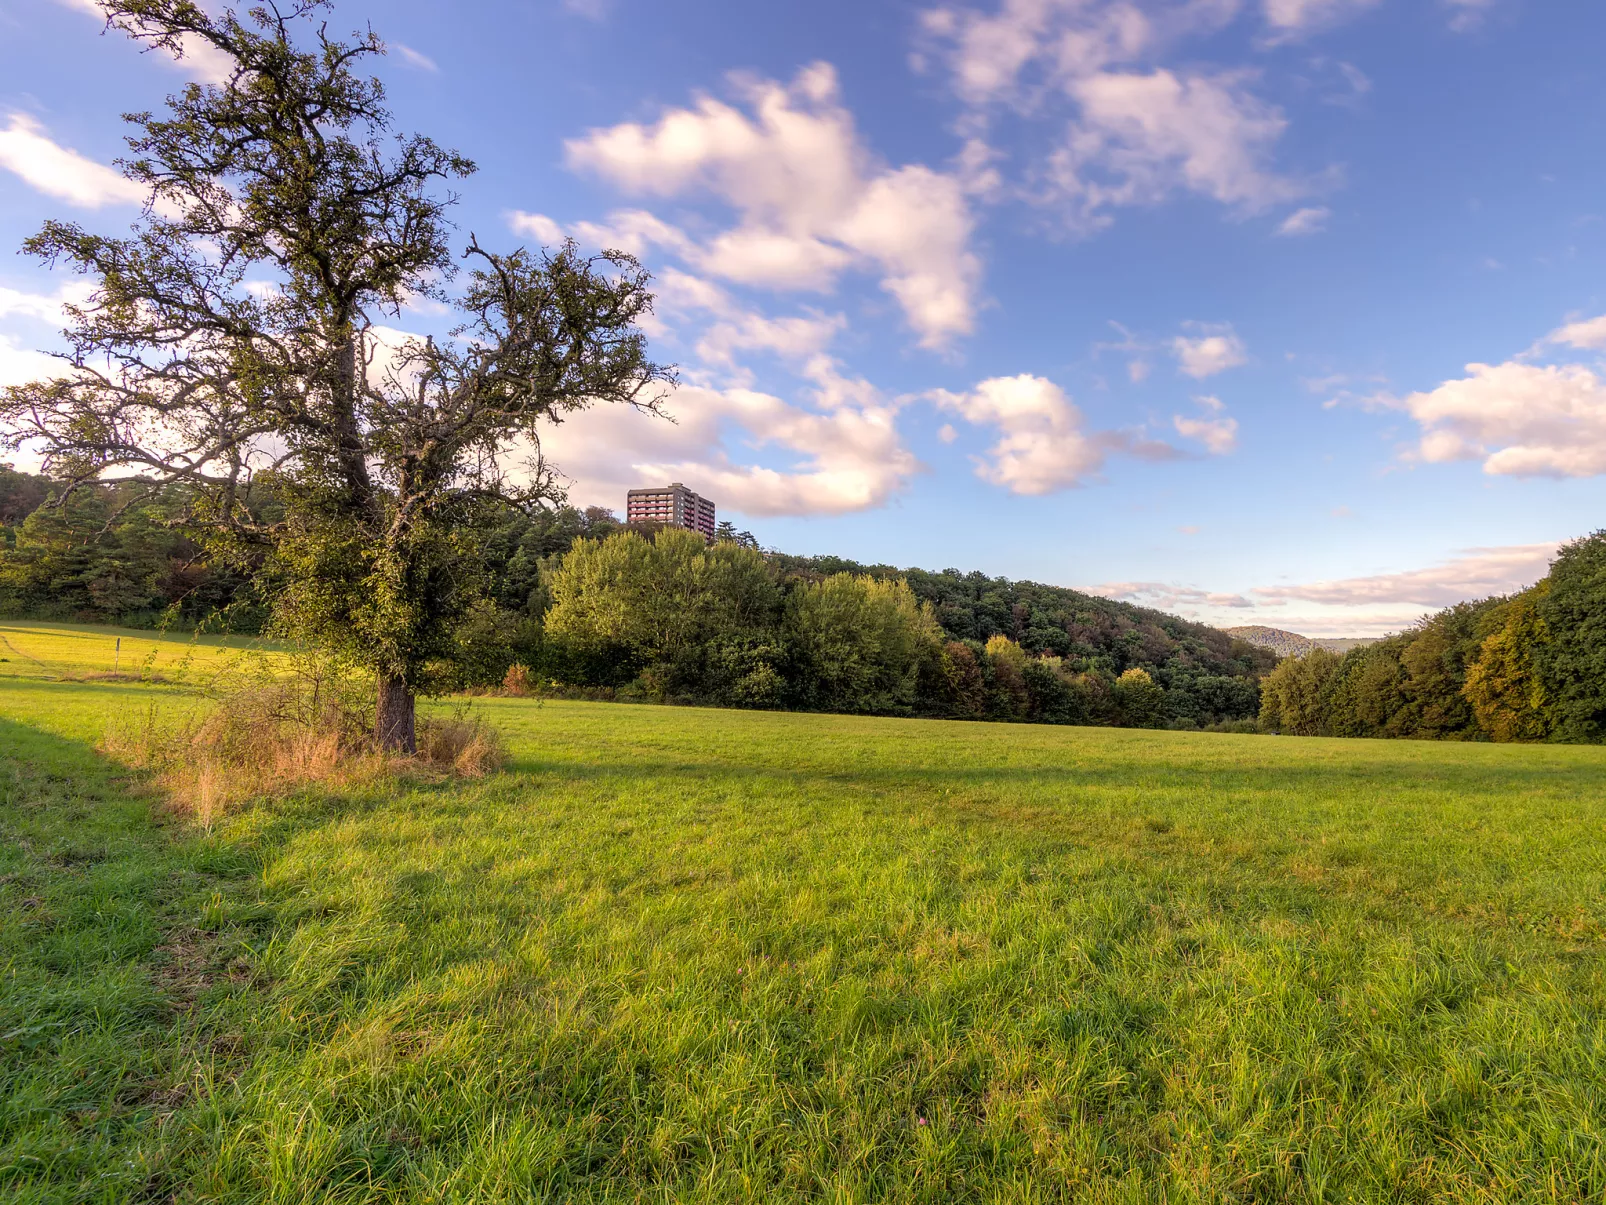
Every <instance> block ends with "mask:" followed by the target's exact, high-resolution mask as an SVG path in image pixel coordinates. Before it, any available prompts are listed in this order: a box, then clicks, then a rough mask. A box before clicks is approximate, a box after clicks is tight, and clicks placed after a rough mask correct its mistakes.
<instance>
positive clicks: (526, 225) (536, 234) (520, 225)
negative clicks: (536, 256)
mask: <svg viewBox="0 0 1606 1205" xmlns="http://www.w3.org/2000/svg"><path fill="white" fill-rule="evenodd" d="M504 216H505V217H506V219H507V225H508V229H509V230H511V231H513V233H514V234H517V235H521V236H523V237H524V238H533V239H534V240H535V241H536V242H538V243H542V244H544V245H547V246H552V245H555V244H557V243H561V242H562V241H563V239H564V233H563V227H562V226H560V225H558V223H557V222H555V221H553V220H552V219H551V218H549V217H547V216H546V214H544V213H525V212H524V211H523V210H522V209H510V210H509V211H508V212H507V213H506V214H505V215H504Z"/></svg>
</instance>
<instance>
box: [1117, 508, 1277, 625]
mask: <svg viewBox="0 0 1606 1205" xmlns="http://www.w3.org/2000/svg"><path fill="white" fill-rule="evenodd" d="M1183 530H1184V531H1185V530H1186V529H1185V528H1184V529H1183ZM1087 589H1088V593H1090V594H1098V595H1102V596H1103V597H1104V598H1116V599H1120V600H1122V601H1123V602H1131V603H1137V604H1138V605H1139V606H1142V607H1153V608H1154V609H1155V610H1158V611H1169V612H1171V613H1172V614H1173V615H1175V614H1179V613H1180V614H1191V613H1193V612H1195V611H1197V609H1198V608H1201V607H1209V608H1222V607H1225V608H1229V609H1232V610H1241V609H1247V608H1252V607H1253V606H1254V605H1255V603H1254V600H1252V599H1249V598H1245V597H1244V596H1243V595H1242V594H1230V593H1225V592H1222V591H1213V590H1201V589H1199V588H1198V587H1196V586H1179V585H1177V584H1175V583H1173V582H1104V583H1102V584H1100V585H1097V586H1089V587H1088V588H1087Z"/></svg>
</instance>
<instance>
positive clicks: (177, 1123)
mask: <svg viewBox="0 0 1606 1205" xmlns="http://www.w3.org/2000/svg"><path fill="white" fill-rule="evenodd" d="M121 634H122V635H123V636H124V646H123V648H124V659H125V661H124V666H123V668H124V669H126V668H127V666H126V659H127V657H128V653H129V647H130V643H129V642H130V640H134V641H141V640H143V641H146V642H147V643H148V644H149V645H150V646H152V647H153V648H154V650H155V654H156V657H155V661H154V662H153V663H152V664H153V666H154V668H153V671H152V672H153V674H154V676H155V677H156V678H158V679H166V681H165V682H164V681H154V682H148V683H139V682H126V681H113V682H108V681H104V680H101V681H95V680H88V679H91V678H92V677H93V675H96V674H102V673H106V672H108V671H109V670H110V669H111V664H110V662H111V657H110V644H111V641H112V640H113V639H114V638H115V636H116V635H117V633H115V632H114V631H113V630H111V629H89V628H78V627H68V626H65V625H18V624H10V623H3V624H0V657H3V658H5V659H6V660H5V661H4V663H3V664H0V965H3V966H4V976H3V978H0V1192H3V1193H5V1194H7V1195H8V1196H9V1197H10V1198H11V1199H15V1200H20V1201H30V1202H32V1201H40V1202H43V1201H63V1202H65V1201H84V1200H93V1201H108V1202H110V1201H126V1200H151V1201H155V1200H163V1201H166V1200H169V1199H172V1200H180V1201H185V1200H208V1201H228V1202H233V1201H239V1202H245V1201H283V1202H291V1201H295V1202H326V1201H366V1200H376V1199H377V1200H386V1201H398V1202H400V1201H406V1202H413V1201H418V1202H423V1201H504V1200H505V1201H530V1200H552V1201H587V1200H597V1201H600V1200H619V1201H638V1200H648V1201H656V1200H699V1201H731V1202H735V1201H751V1200H758V1199H764V1200H822V1201H867V1200H891V1201H933V1202H935V1201H955V1200H978V1201H1072V1200H1075V1201H1111V1202H1114V1201H1167V1202H1180V1201H1191V1200H1201V1201H1323V1200H1335V1201H1336V1200H1350V1201H1444V1202H1450V1201H1456V1202H1462V1201H1489V1202H1494V1201H1502V1202H1503V1201H1529V1200H1531V1201H1582V1200H1598V1199H1600V1198H1601V1196H1602V1194H1603V1193H1606V1149H1603V1145H1602V1144H1603V1141H1606V1094H1603V1093H1602V1091H1601V1085H1602V1084H1603V1083H1606V1030H1603V1026H1602V1021H1603V1009H1606V973H1603V972H1606V958H1603V954H1606V902H1603V901H1606V893H1603V887H1606V829H1603V825H1602V821H1603V820H1606V750H1603V749H1599V748H1569V747H1555V746H1528V747H1524V746H1511V745H1506V746H1488V745H1453V744H1429V743H1417V742H1373V741H1337V740H1316V739H1296V738H1275V739H1274V738H1269V737H1254V736H1230V735H1214V734H1203V733H1165V732H1140V731H1120V730H1108V729H1077V728H1047V727H1029V726H1012V725H989V724H967V723H949V722H941V721H914V720H890V719H871V718H857V717H845V716H828V715H796V714H772V713H760V712H739V711H714V710H697V709H690V708H657V707H639V706H636V707H633V706H622V705H608V704H589V703H575V702H563V703H559V702H547V703H544V704H542V703H539V702H536V701H531V700H514V699H507V700H486V701H482V702H481V703H479V704H478V707H479V709H480V712H481V714H482V715H484V716H486V717H488V718H489V719H490V720H492V721H493V722H494V723H495V724H496V725H497V726H498V727H499V728H500V729H501V730H502V731H503V733H504V735H505V736H506V739H507V742H508V745H509V747H510V749H511V752H512V757H513V760H512V764H511V767H510V768H509V769H508V770H507V771H506V772H504V773H501V774H497V775H493V776H491V777H488V778H485V779H483V780H480V781H477V782H472V783H465V782H461V781H457V782H439V783H430V782H415V783H411V784H404V783H389V784H387V783H383V782H381V783H376V784H370V785H368V786H364V787H360V788H352V789H349V790H347V791H344V792H331V791H327V790H307V791H302V792H301V793H298V794H294V795H290V796H288V797H285V798H281V799H278V800H275V801H272V802H265V803H260V804H257V805H253V806H250V807H245V808H242V809H240V810H237V811H235V812H233V813H230V814H228V815H225V816H223V817H221V818H218V819H216V820H215V821H214V823H213V824H212V825H211V827H210V829H209V830H208V829H203V828H200V827H198V826H196V825H195V824H193V823H190V822H187V821H186V820H184V819H183V818H182V817H178V816H174V815H171V814H168V813H165V812H164V811H163V810H162V807H161V801H160V800H159V799H157V798H155V797H154V796H153V794H152V793H151V791H150V789H149V787H148V786H146V785H143V784H142V782H141V780H140V778H139V776H138V775H136V774H132V773H130V772H129V771H127V770H125V769H122V768H120V767H118V766H117V765H115V764H114V763H111V762H109V761H107V760H106V759H104V758H102V757H101V756H99V755H98V754H97V753H96V752H95V751H94V746H95V745H96V743H97V741H98V740H99V739H100V737H101V734H102V733H103V731H104V730H105V727H106V725H107V723H108V721H109V720H110V719H113V718H115V717H118V716H126V715H130V714H139V713H141V712H143V711H146V710H148V709H149V708H150V707H151V706H152V704H153V703H155V704H156V705H158V706H159V707H164V708H183V707H188V706H193V705H194V703H193V701H191V700H188V699H187V698H186V696H185V695H184V694H183V693H182V691H181V689H180V687H179V686H177V685H174V683H175V682H181V681H184V680H186V679H185V678H184V673H183V672H179V666H180V662H181V660H182V658H183V657H184V656H186V655H189V656H191V657H192V663H191V665H192V667H193V665H194V664H197V663H199V662H202V661H206V660H208V659H216V658H223V657H229V656H238V655H239V654H238V653H234V652H229V651H228V650H225V649H221V648H218V647H215V646H212V645H196V646H194V651H191V652H190V653H188V654H186V649H190V648H191V646H190V645H188V644H186V643H185V642H184V641H181V640H165V641H164V640H162V639H161V638H153V637H152V636H151V635H150V634H148V633H147V634H139V633H127V632H125V633H121ZM102 645H104V646H105V647H104V648H103V647H102ZM148 652H149V650H144V651H142V652H141V653H140V656H141V658H143V657H145V656H146V655H147V654H148ZM252 655H254V654H252ZM163 666H171V667H172V668H173V670H174V672H173V673H171V674H165V675H164V674H163V672H162V667H163ZM134 672H135V673H138V672H139V670H138V666H136V667H135V669H134ZM184 672H189V671H184ZM148 676H149V675H148ZM73 678H76V679H80V680H76V681H74V680H63V679H73Z"/></svg>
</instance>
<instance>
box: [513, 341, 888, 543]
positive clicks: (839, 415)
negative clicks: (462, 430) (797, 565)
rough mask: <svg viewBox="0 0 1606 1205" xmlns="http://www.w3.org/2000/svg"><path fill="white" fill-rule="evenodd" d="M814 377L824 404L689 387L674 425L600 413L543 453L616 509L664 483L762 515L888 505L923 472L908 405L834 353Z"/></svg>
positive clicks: (589, 413) (546, 441) (545, 441)
mask: <svg viewBox="0 0 1606 1205" xmlns="http://www.w3.org/2000/svg"><path fill="white" fill-rule="evenodd" d="M809 371H810V372H811V373H812V375H813V376H814V378H815V389H814V390H813V391H812V394H811V396H810V397H809V398H808V400H809V401H810V402H812V405H801V404H792V403H789V402H786V401H783V400H782V399H780V398H778V397H775V396H774V395H772V394H768V393H762V392H759V391H756V390H751V389H724V390H720V389H711V388H706V387H700V386H682V387H680V388H677V389H676V390H675V392H674V394H673V395H672V397H671V398H670V399H669V401H668V404H667V406H666V411H667V412H668V413H669V414H670V415H672V416H673V417H674V419H675V420H676V421H675V422H674V423H669V422H666V421H665V420H664V419H661V418H654V417H652V416H650V415H643V414H640V413H638V412H636V411H634V410H629V409H627V408H624V407H618V406H599V407H594V408H592V409H590V410H586V411H582V412H581V413H579V414H577V415H575V416H573V417H571V418H569V419H568V420H566V421H565V422H564V423H562V424H561V425H559V426H557V427H555V428H553V429H552V430H551V431H549V432H548V433H547V434H545V435H544V436H543V438H542V447H543V451H544V453H545V454H546V455H547V456H548V457H549V458H550V459H551V461H552V462H553V463H554V464H556V465H557V466H558V467H559V468H560V469H561V470H562V471H563V472H564V473H565V474H566V475H567V476H569V477H570V478H571V479H573V481H574V483H575V484H574V487H573V491H572V492H573V494H574V496H575V497H576V499H577V500H578V501H581V502H594V503H598V504H601V505H605V506H609V507H613V508H616V509H617V508H619V507H621V506H622V504H623V501H624V493H625V490H627V489H629V488H632V487H634V486H638V485H641V484H643V483H650V482H657V481H664V482H668V481H684V482H685V483H686V484H687V485H689V486H691V487H692V488H693V489H695V490H697V491H698V492H699V493H703V494H706V495H707V496H709V497H711V498H713V499H714V501H715V503H716V505H718V506H719V507H720V509H721V510H727V509H728V510H736V511H740V512H741V513H743V514H747V515H754V516H763V515H809V514H841V513H844V512H849V511H858V510H865V509H869V508H872V507H877V506H882V505H884V504H885V503H886V502H887V501H888V500H889V499H890V498H891V497H892V496H893V495H894V494H896V493H898V492H899V491H900V490H902V489H903V488H904V486H905V484H906V483H907V482H908V480H909V478H910V477H911V476H913V475H914V474H915V473H916V472H917V471H918V470H919V468H920V465H919V462H918V461H917V460H916V459H915V457H914V455H913V453H911V452H910V451H909V450H908V449H907V448H905V447H904V446H903V443H902V440H901V439H900V438H899V435H898V430H897V424H896V419H897V409H898V407H897V404H896V403H894V402H889V401H886V400H884V399H882V398H881V397H880V396H879V394H878V393H877V392H876V391H875V390H874V389H873V387H871V386H869V385H868V383H867V382H863V381H858V380H844V379H842V378H839V377H836V376H835V368H834V365H832V364H830V362H829V361H828V360H826V359H825V358H824V357H820V362H817V363H816V364H815V365H813V367H812V368H811V369H810V370H809ZM763 460H769V461H771V462H778V463H756V462H759V461H763Z"/></svg>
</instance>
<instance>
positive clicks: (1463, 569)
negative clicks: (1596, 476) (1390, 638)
mask: <svg viewBox="0 0 1606 1205" xmlns="http://www.w3.org/2000/svg"><path fill="white" fill-rule="evenodd" d="M1557 547H1558V546H1557V545H1556V544H1555V543H1547V544H1512V545H1505V546H1502V547H1498V548H1468V549H1465V550H1464V551H1462V552H1461V553H1460V554H1459V555H1457V556H1455V557H1452V558H1450V559H1448V560H1446V561H1443V562H1441V563H1440V564H1437V565H1432V566H1429V567H1427V568H1425V569H1409V570H1404V571H1401V572H1398V573H1377V574H1372V575H1370V576H1366V577H1347V578H1341V579H1338V580H1334V581H1316V582H1308V583H1305V584H1302V585H1289V586H1260V587H1257V588H1256V589H1255V590H1254V591H1253V593H1254V595H1255V597H1256V598H1257V599H1261V600H1263V601H1268V602H1286V601H1288V600H1297V601H1300V602H1308V603H1321V604H1325V605H1328V606H1338V607H1360V606H1374V605H1376V604H1379V603H1410V604H1415V605H1419V606H1422V607H1432V608H1440V607H1448V606H1452V605H1454V604H1455V603H1459V602H1466V601H1467V600H1469V599H1476V598H1487V597H1489V596H1490V595H1495V594H1510V593H1513V592H1514V591H1517V590H1521V589H1524V588H1526V587H1528V586H1531V585H1533V583H1534V582H1536V581H1538V580H1539V579H1540V578H1541V577H1543V576H1544V575H1545V574H1546V573H1547V572H1548V571H1549V568H1550V562H1551V560H1552V559H1553V558H1554V557H1555V555H1556V548H1557Z"/></svg>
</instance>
